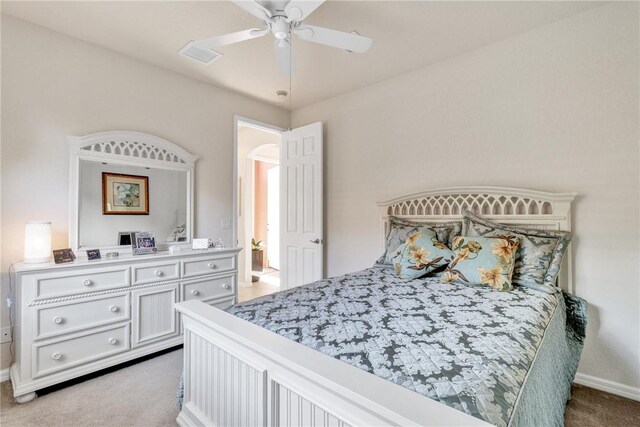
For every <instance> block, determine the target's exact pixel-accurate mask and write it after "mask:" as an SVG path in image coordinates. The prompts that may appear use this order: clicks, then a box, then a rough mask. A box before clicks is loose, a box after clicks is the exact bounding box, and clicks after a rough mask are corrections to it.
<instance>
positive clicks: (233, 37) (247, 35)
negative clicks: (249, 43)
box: [193, 28, 269, 50]
mask: <svg viewBox="0 0 640 427" xmlns="http://www.w3.org/2000/svg"><path fill="white" fill-rule="evenodd" d="M268 32H269V29H262V28H252V29H250V30H244V31H238V32H235V33H230V34H225V35H223V36H218V37H211V38H210V39H204V40H197V41H195V42H193V45H194V46H195V47H197V48H199V49H205V50H207V49H215V48H217V47H220V46H226V45H229V44H234V43H240V42H243V41H245V40H251V39H255V38H258V37H262V36H264V35H265V34H267V33H268Z"/></svg>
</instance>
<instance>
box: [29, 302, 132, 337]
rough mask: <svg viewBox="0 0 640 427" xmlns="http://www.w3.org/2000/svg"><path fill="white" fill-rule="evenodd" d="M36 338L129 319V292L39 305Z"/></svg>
mask: <svg viewBox="0 0 640 427" xmlns="http://www.w3.org/2000/svg"><path fill="white" fill-rule="evenodd" d="M35 317H36V319H35V327H36V330H35V335H34V336H35V339H43V338H49V337H54V336H57V335H61V334H66V333H71V332H76V331H81V330H84V329H90V328H95V327H99V326H103V325H109V324H111V323H116V322H121V321H126V320H129V318H130V313H129V294H128V293H127V294H121V295H112V296H108V297H99V298H93V299H90V300H84V301H81V302H78V301H73V302H69V303H66V304H58V305H55V306H50V305H49V306H44V307H38V308H37V309H36V312H35Z"/></svg>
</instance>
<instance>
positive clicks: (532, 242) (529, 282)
mask: <svg viewBox="0 0 640 427" xmlns="http://www.w3.org/2000/svg"><path fill="white" fill-rule="evenodd" d="M463 216H464V217H463V220H462V225H463V232H464V234H465V235H466V236H491V235H496V234H512V235H514V236H516V237H517V238H518V239H519V241H520V247H519V249H518V252H517V253H516V260H515V267H514V270H513V283H514V285H518V286H525V287H530V288H533V289H538V290H542V291H546V292H553V291H554V290H555V289H557V288H555V286H556V279H557V277H558V274H559V273H560V267H561V266H562V259H563V257H564V254H565V253H566V251H567V248H568V246H569V243H570V242H571V233H569V232H568V231H556V230H540V229H534V228H526V227H522V226H516V225H505V224H498V223H496V222H493V221H489V220H487V219H485V218H482V217H481V216H479V215H476V214H474V213H472V212H469V211H465V212H464V213H463Z"/></svg>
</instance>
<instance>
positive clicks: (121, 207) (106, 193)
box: [102, 172, 149, 215]
mask: <svg viewBox="0 0 640 427" xmlns="http://www.w3.org/2000/svg"><path fill="white" fill-rule="evenodd" d="M102 214H103V215H149V177H148V176H139V175H121V174H117V173H110V172H102Z"/></svg>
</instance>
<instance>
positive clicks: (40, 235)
mask: <svg viewBox="0 0 640 427" xmlns="http://www.w3.org/2000/svg"><path fill="white" fill-rule="evenodd" d="M50 259H51V222H48V221H29V222H27V223H26V224H25V226H24V262H28V263H36V262H47V261H49V260H50Z"/></svg>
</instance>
